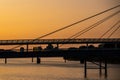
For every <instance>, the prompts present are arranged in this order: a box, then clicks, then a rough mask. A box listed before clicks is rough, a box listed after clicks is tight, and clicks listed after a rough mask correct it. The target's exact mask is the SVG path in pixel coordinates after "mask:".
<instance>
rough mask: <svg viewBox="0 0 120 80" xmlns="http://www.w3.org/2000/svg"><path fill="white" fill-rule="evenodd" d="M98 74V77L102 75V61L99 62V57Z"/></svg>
mask: <svg viewBox="0 0 120 80" xmlns="http://www.w3.org/2000/svg"><path fill="white" fill-rule="evenodd" d="M99 75H100V77H101V76H102V62H101V59H100V64H99Z"/></svg>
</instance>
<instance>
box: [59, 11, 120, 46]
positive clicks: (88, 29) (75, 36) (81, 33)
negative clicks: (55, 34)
mask: <svg viewBox="0 0 120 80" xmlns="http://www.w3.org/2000/svg"><path fill="white" fill-rule="evenodd" d="M119 13H120V11H117V12H115V13H113V14H111V15H109V16H108V17H106V18H104V19H102V20H100V21H98V22H96V23H94V24H92V25H91V26H89V27H87V28H85V29H83V30H81V31H79V32H77V33H75V34H74V35H72V36H70V37H69V38H68V39H74V38H77V37H79V36H81V35H83V34H84V33H86V32H88V31H90V30H91V29H93V28H95V27H97V26H99V25H100V24H102V23H104V22H105V21H106V20H108V19H110V18H112V17H113V16H115V15H117V14H119ZM61 46H63V44H62V45H60V47H61Z"/></svg>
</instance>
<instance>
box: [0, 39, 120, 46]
mask: <svg viewBox="0 0 120 80" xmlns="http://www.w3.org/2000/svg"><path fill="white" fill-rule="evenodd" d="M89 43H120V38H102V39H101V38H81V39H35V40H34V39H20V40H0V45H25V44H89Z"/></svg>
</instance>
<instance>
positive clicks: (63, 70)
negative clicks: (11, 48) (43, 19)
mask: <svg viewBox="0 0 120 80" xmlns="http://www.w3.org/2000/svg"><path fill="white" fill-rule="evenodd" d="M41 61H42V62H41V64H36V59H34V62H33V63H32V62H31V58H28V59H25V58H22V59H8V63H7V64H4V59H0V80H120V78H119V76H120V65H116V64H114V65H113V64H108V79H104V75H103V76H102V78H100V77H99V71H98V70H93V69H92V70H91V69H90V70H88V78H87V79H84V65H83V64H80V63H79V61H67V63H65V62H64V60H63V59H62V58H41ZM88 65H89V66H92V67H97V66H95V65H93V64H91V63H88Z"/></svg>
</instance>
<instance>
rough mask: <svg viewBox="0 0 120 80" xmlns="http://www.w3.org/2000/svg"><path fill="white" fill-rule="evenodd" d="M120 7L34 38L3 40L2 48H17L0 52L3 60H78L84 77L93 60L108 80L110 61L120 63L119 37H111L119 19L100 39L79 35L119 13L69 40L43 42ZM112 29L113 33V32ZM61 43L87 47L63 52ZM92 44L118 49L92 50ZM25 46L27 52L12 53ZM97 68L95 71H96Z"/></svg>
mask: <svg viewBox="0 0 120 80" xmlns="http://www.w3.org/2000/svg"><path fill="white" fill-rule="evenodd" d="M119 7H120V5H117V6H115V7H112V8H110V9H107V10H104V11H102V12H99V13H97V14H95V15H92V16H90V17H87V18H85V19H82V20H80V21H77V22H75V23H72V24H70V25H67V26H65V27H62V28H60V29H57V30H55V31H52V32H50V33H47V34H45V35H42V36H40V37H38V38H35V39H18V40H17V39H15V40H0V45H1V46H3V45H4V46H8V45H18V46H16V47H14V48H12V49H9V50H0V58H5V63H7V58H29V57H32V61H33V57H36V58H37V63H38V64H39V63H40V62H41V60H40V58H41V57H63V58H64V59H65V61H66V60H79V61H80V62H81V63H84V74H85V78H86V77H87V69H90V68H87V67H88V66H87V61H90V62H92V63H94V64H96V65H98V68H97V69H99V74H100V76H101V75H102V69H104V70H105V78H107V62H113V61H118V62H119V61H120V53H119V52H120V47H118V45H120V38H111V36H112V35H113V34H114V33H115V32H116V31H117V30H118V29H119V28H120V24H119V23H120V20H118V21H117V22H116V23H115V24H114V25H113V26H112V27H110V28H109V29H108V30H107V31H106V32H104V33H103V34H102V35H101V36H100V37H99V38H79V36H81V35H83V34H84V33H86V32H88V31H90V30H92V29H93V28H95V27H97V26H99V25H100V24H102V23H104V22H105V21H107V20H108V19H110V18H112V17H114V16H116V15H118V14H119V13H120V10H119V11H116V12H114V13H113V14H111V15H109V16H107V17H105V18H103V19H101V20H100V21H98V22H96V23H94V24H92V25H90V26H89V27H87V28H85V29H83V30H81V31H79V32H77V33H75V34H73V35H72V36H70V37H69V38H65V39H43V38H44V37H46V36H49V35H52V34H55V33H56V32H59V31H62V30H64V29H67V28H70V27H72V26H74V25H76V24H79V23H81V22H84V21H86V20H89V19H91V18H94V17H96V16H99V15H101V14H104V13H106V12H109V11H112V10H114V9H116V8H119ZM111 30H112V31H111ZM110 31H111V33H110V35H109V36H108V37H107V38H103V37H104V36H105V35H106V34H107V33H108V32H110ZM34 44H41V45H42V44H48V45H49V44H51V45H52V44H56V45H57V48H55V49H54V48H52V49H46V50H38V51H29V45H34ZM61 44H86V46H85V48H77V49H65V50H64V49H61V48H60V47H59V45H61ZM89 44H114V45H115V47H111V48H105V47H92V48H89ZM22 45H27V47H26V50H27V51H24V49H23V48H21V50H19V51H18V52H17V51H13V49H15V48H19V47H21V46H22ZM95 69H96V68H95Z"/></svg>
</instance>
